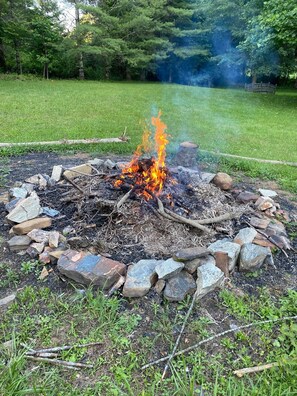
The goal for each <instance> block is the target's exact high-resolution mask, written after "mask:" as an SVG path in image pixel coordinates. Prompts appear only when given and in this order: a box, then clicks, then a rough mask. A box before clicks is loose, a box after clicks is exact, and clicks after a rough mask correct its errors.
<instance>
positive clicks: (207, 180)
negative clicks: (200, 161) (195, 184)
mask: <svg viewBox="0 0 297 396" xmlns="http://www.w3.org/2000/svg"><path fill="white" fill-rule="evenodd" d="M215 175H216V174H215V173H209V172H201V173H200V179H201V180H202V182H203V183H210V182H211V181H212V179H213V178H214V177H215Z"/></svg>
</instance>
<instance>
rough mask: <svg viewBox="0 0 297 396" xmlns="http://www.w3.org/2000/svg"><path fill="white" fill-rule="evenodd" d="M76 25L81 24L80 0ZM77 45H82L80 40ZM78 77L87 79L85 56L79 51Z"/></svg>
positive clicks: (76, 6) (76, 14)
mask: <svg viewBox="0 0 297 396" xmlns="http://www.w3.org/2000/svg"><path fill="white" fill-rule="evenodd" d="M74 3H75V26H76V28H78V27H79V25H80V18H79V8H78V1H77V0H75V1H74ZM77 45H78V46H80V40H79V39H78V40H77ZM78 77H79V79H80V80H84V79H85V69H84V58H83V53H82V52H80V53H79V61H78Z"/></svg>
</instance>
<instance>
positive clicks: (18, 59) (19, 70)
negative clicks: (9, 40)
mask: <svg viewBox="0 0 297 396" xmlns="http://www.w3.org/2000/svg"><path fill="white" fill-rule="evenodd" d="M14 50H15V63H16V70H17V73H18V74H23V68H22V62H21V55H20V48H19V43H18V41H17V40H14Z"/></svg>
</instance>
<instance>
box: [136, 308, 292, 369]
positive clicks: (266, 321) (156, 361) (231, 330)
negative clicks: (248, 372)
mask: <svg viewBox="0 0 297 396" xmlns="http://www.w3.org/2000/svg"><path fill="white" fill-rule="evenodd" d="M296 319H297V315H295V316H284V317H283V318H278V319H269V320H261V321H259V322H254V323H249V324H247V325H243V326H239V327H236V328H234V329H229V330H225V331H223V332H222V333H218V334H214V335H213V336H211V337H209V338H206V339H205V340H202V341H199V342H198V343H197V344H194V345H192V346H190V347H188V348H185V349H182V350H181V351H179V352H176V353H175V355H174V356H173V357H175V356H179V355H182V354H184V353H187V352H191V351H193V349H196V348H198V347H199V346H200V345H203V344H206V343H208V342H210V341H212V340H214V339H216V338H219V337H222V336H224V335H226V334H230V333H233V332H234V331H238V330H242V329H248V328H250V327H254V326H260V325H263V324H267V323H276V322H283V321H285V320H296ZM169 358H170V355H169V356H164V357H163V358H161V359H158V360H154V361H153V362H150V363H148V364H146V365H144V366H142V367H141V370H145V369H147V368H148V367H151V366H154V365H156V364H158V363H161V362H165V361H166V360H168V359H169Z"/></svg>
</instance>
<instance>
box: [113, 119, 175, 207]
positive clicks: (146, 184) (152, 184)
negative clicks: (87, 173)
mask: <svg viewBox="0 0 297 396" xmlns="http://www.w3.org/2000/svg"><path fill="white" fill-rule="evenodd" d="M152 125H153V126H154V127H155V134H154V142H153V141H152V139H151V137H152V136H151V135H152V133H151V131H150V130H149V129H148V128H146V129H145V131H144V133H143V136H142V143H141V144H140V145H139V146H138V147H137V149H136V151H135V153H134V155H133V158H132V160H131V161H130V162H129V163H128V164H127V165H125V166H124V167H123V169H122V172H121V175H120V176H119V178H118V179H117V180H116V181H115V183H114V186H115V187H119V188H120V189H122V190H125V189H127V188H128V189H129V188H131V190H132V191H133V192H134V193H135V194H136V195H140V196H143V197H144V198H145V199H146V200H151V199H153V198H154V196H158V195H160V194H161V192H162V191H163V188H164V186H165V184H175V183H176V180H175V179H174V178H173V177H172V176H170V175H169V171H168V168H167V167H166V165H165V159H166V146H167V144H168V143H169V140H168V137H169V136H168V135H167V133H166V129H167V126H166V124H164V122H163V121H162V120H161V112H159V114H158V116H157V117H152ZM153 149H154V150H155V152H156V157H154V156H150V158H143V156H147V155H148V154H149V153H151V152H152V150H153ZM132 191H131V192H132Z"/></svg>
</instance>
